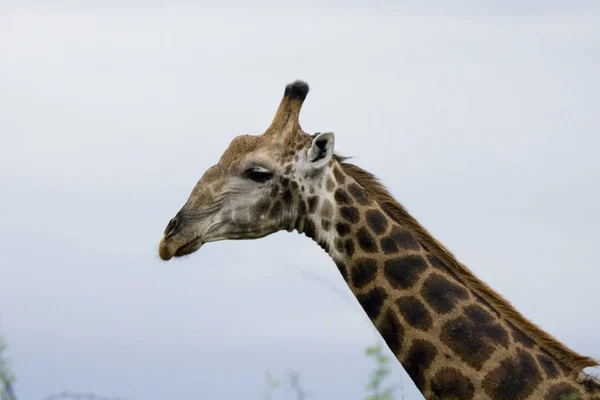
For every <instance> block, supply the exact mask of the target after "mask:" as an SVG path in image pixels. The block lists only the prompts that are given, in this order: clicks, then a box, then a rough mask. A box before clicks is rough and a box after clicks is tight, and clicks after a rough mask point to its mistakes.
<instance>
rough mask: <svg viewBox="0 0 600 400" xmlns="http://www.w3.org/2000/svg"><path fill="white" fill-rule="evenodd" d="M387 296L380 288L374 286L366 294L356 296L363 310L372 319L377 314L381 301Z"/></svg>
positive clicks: (379, 310)
mask: <svg viewBox="0 0 600 400" xmlns="http://www.w3.org/2000/svg"><path fill="white" fill-rule="evenodd" d="M387 297H388V295H387V293H386V292H385V291H384V290H383V289H381V288H375V289H373V290H371V291H370V292H368V293H366V294H359V295H357V296H356V298H357V299H358V302H359V303H360V305H361V306H362V308H363V310H365V312H366V313H367V315H368V316H369V318H370V319H371V320H372V321H374V320H375V319H377V317H378V316H379V313H380V312H381V307H382V306H383V302H384V301H385V299H386V298H387Z"/></svg>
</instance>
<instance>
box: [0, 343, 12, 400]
mask: <svg viewBox="0 0 600 400" xmlns="http://www.w3.org/2000/svg"><path fill="white" fill-rule="evenodd" d="M5 354H6V342H5V341H4V339H2V337H1V336H0V400H16V397H15V392H14V390H13V387H14V386H13V385H14V382H15V378H14V376H13V374H12V373H11V372H10V366H9V363H8V360H7V359H6V356H5Z"/></svg>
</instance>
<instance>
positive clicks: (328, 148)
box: [307, 132, 335, 169]
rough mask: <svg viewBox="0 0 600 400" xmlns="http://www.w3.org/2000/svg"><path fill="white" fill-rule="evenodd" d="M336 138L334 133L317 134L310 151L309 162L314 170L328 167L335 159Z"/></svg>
mask: <svg viewBox="0 0 600 400" xmlns="http://www.w3.org/2000/svg"><path fill="white" fill-rule="evenodd" d="M334 142H335V137H334V135H333V132H325V133H317V134H316V135H315V138H314V139H313V142H312V145H311V146H310V149H308V154H307V155H308V161H309V162H310V166H311V167H312V168H315V169H318V168H322V167H323V166H325V165H327V164H328V163H329V161H330V160H331V157H333V146H334Z"/></svg>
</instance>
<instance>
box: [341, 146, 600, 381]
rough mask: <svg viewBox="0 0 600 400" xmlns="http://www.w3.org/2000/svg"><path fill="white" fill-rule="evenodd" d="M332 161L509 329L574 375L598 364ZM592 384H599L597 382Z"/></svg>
mask: <svg viewBox="0 0 600 400" xmlns="http://www.w3.org/2000/svg"><path fill="white" fill-rule="evenodd" d="M336 160H337V161H338V162H339V163H340V165H341V166H342V169H343V170H344V171H345V172H346V173H347V174H348V175H350V176H351V177H352V178H354V179H355V180H356V181H357V182H358V184H359V185H361V186H362V187H363V188H364V189H365V190H366V191H367V192H369V193H370V194H371V195H372V196H373V197H374V198H375V199H376V201H377V202H378V203H379V205H380V206H381V208H382V209H383V210H384V211H385V212H386V213H387V215H388V216H389V217H390V218H391V219H392V220H394V221H396V222H397V223H399V224H401V225H402V226H403V227H405V228H406V229H408V230H409V231H410V232H411V233H412V234H413V235H414V237H415V238H416V239H417V240H418V241H419V243H421V245H422V246H423V247H424V248H425V249H426V250H428V251H429V252H431V253H432V254H433V255H434V256H435V257H437V258H438V259H439V260H440V261H441V262H442V263H443V264H444V266H445V267H446V268H447V269H448V270H449V271H450V272H451V273H452V274H453V275H454V276H455V277H456V278H457V279H459V280H460V281H461V282H463V284H465V285H466V286H467V287H469V288H470V289H472V290H473V291H475V292H476V294H477V295H479V296H480V297H481V298H483V300H484V301H486V302H487V303H488V304H489V306H490V307H492V308H493V309H494V310H495V311H496V312H498V313H500V315H502V316H503V317H504V318H506V320H507V321H508V322H509V323H510V324H512V325H513V327H516V328H518V329H520V330H522V331H523V332H524V333H526V334H528V335H529V336H531V337H533V338H535V340H536V342H537V343H538V344H539V345H541V346H542V347H543V348H544V349H545V350H546V351H548V352H549V353H550V354H552V355H553V356H554V357H555V358H556V359H557V361H559V362H560V363H562V364H563V365H565V366H567V367H568V368H570V369H573V370H574V372H576V373H578V372H580V371H582V370H583V369H584V368H587V367H593V366H597V365H598V362H597V361H596V360H594V359H593V358H590V357H586V356H583V355H580V354H578V353H577V352H575V351H573V350H571V349H569V348H568V347H566V346H565V345H563V344H562V343H560V342H559V341H557V340H556V339H554V338H553V337H552V336H551V335H549V334H548V333H547V332H545V331H543V330H542V329H541V328H540V327H538V326H537V325H536V324H534V323H533V322H531V321H530V320H528V319H527V318H525V317H524V316H523V315H522V314H521V313H519V312H518V311H517V310H516V309H515V308H514V306H512V305H511V304H510V302H508V300H506V299H504V298H503V297H502V296H501V295H500V294H499V293H497V292H496V291H495V290H493V289H492V288H491V287H489V286H488V285H487V284H486V283H484V282H482V281H481V280H480V279H479V278H477V277H476V276H475V275H474V274H473V273H472V272H471V271H470V270H469V269H468V268H467V267H466V266H464V265H463V264H462V263H460V262H459V261H458V260H457V259H456V257H455V256H454V255H453V254H452V253H451V252H450V251H449V250H448V249H447V248H446V247H444V245H443V244H441V243H440V242H439V241H438V240H437V239H435V238H434V237H433V236H432V235H431V234H430V233H429V232H428V231H427V230H426V229H425V228H424V227H423V226H422V225H421V224H420V223H419V222H418V221H417V220H416V219H415V218H414V217H413V216H412V215H410V214H409V213H408V212H407V211H406V209H405V208H404V207H403V206H402V205H401V204H400V203H398V201H396V199H394V198H393V197H392V195H391V194H390V192H389V191H388V189H387V188H386V187H385V186H384V185H383V184H382V183H381V182H380V181H379V179H378V178H377V177H375V176H374V175H373V174H371V173H369V172H367V171H365V170H363V169H362V168H360V167H357V166H356V165H354V164H350V163H347V162H344V160H345V158H344V157H341V156H336ZM595 383H596V384H600V382H598V381H596V382H595Z"/></svg>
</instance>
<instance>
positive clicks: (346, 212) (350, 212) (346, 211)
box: [340, 206, 360, 223]
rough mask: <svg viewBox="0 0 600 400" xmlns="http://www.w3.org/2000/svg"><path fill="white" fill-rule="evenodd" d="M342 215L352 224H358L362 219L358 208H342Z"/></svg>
mask: <svg viewBox="0 0 600 400" xmlns="http://www.w3.org/2000/svg"><path fill="white" fill-rule="evenodd" d="M340 215H341V216H342V218H344V219H345V220H347V221H350V222H351V223H356V222H358V220H359V219H360V214H359V213H358V208H356V207H346V206H344V207H340Z"/></svg>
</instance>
